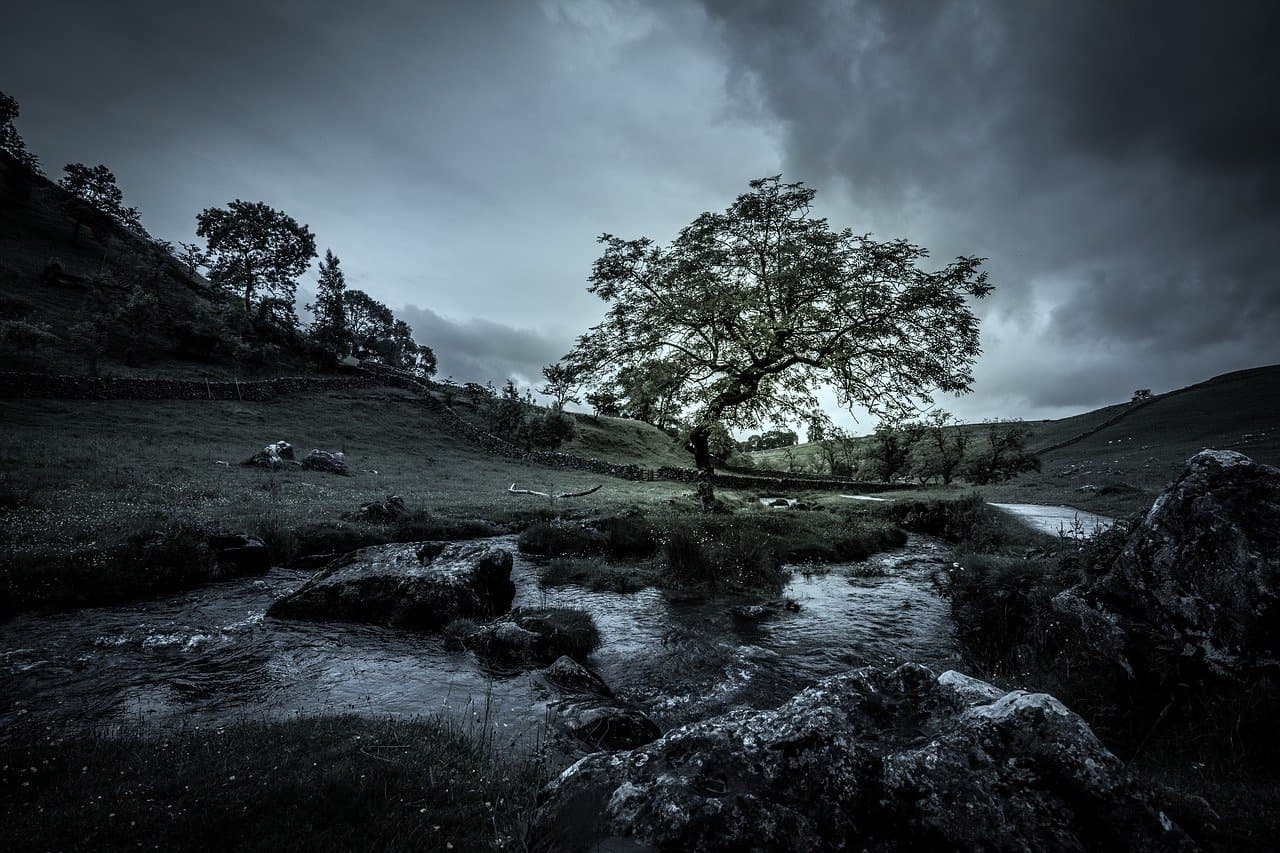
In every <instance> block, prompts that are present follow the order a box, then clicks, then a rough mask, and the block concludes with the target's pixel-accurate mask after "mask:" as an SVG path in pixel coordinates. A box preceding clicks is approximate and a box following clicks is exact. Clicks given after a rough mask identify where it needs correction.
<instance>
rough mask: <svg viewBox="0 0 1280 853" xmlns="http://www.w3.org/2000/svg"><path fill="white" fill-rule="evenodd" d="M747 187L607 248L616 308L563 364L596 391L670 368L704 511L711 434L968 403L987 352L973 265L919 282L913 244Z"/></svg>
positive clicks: (779, 192)
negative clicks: (657, 231)
mask: <svg viewBox="0 0 1280 853" xmlns="http://www.w3.org/2000/svg"><path fill="white" fill-rule="evenodd" d="M750 186H751V191H750V192H747V193H744V194H742V195H740V196H739V197H738V198H737V200H735V201H734V203H733V204H732V205H730V206H729V208H728V209H727V210H725V211H724V212H723V213H704V214H702V215H701V216H699V217H698V218H697V219H695V220H694V221H693V222H692V223H691V224H690V225H688V226H686V227H685V228H684V229H682V230H681V232H680V234H679V235H678V236H677V237H676V238H675V240H673V241H672V242H671V243H670V244H669V245H667V246H659V245H656V244H655V243H654V242H653V241H652V240H650V239H648V238H641V239H638V240H623V239H621V238H619V237H614V236H612V235H609V234H605V235H604V236H602V237H601V238H600V242H601V243H602V244H603V245H604V247H605V250H604V254H603V255H601V256H600V257H599V258H598V259H597V260H596V262H595V264H594V266H593V268H592V273H591V278H590V286H589V290H590V291H591V292H592V293H594V294H595V295H597V296H599V297H600V298H601V299H603V300H604V301H605V302H606V303H608V304H609V309H608V311H607V313H606V315H605V319H604V321H603V322H601V323H600V324H599V325H597V326H595V327H594V328H592V329H591V330H590V331H589V332H587V333H586V334H584V335H583V336H581V337H580V338H579V339H578V342H577V344H576V345H575V347H574V349H573V351H572V353H571V354H570V356H569V359H568V360H569V362H570V363H571V364H573V365H574V366H575V368H577V369H580V371H581V373H582V375H583V376H584V377H589V378H594V379H597V380H599V381H600V382H601V383H602V384H603V383H607V382H613V383H614V384H616V382H615V380H616V379H617V376H618V374H619V372H620V371H623V370H626V369H627V368H629V367H635V366H637V365H640V364H642V363H644V362H646V361H648V360H658V361H661V362H662V363H663V364H664V365H665V366H666V368H667V369H668V375H669V376H670V377H671V380H670V381H671V382H675V383H679V385H678V392H679V395H680V398H681V399H682V400H687V401H688V404H687V406H686V409H687V419H688V420H689V422H690V423H691V424H692V427H693V429H692V431H691V433H690V447H691V449H692V451H693V455H694V461H695V464H696V465H697V467H698V470H699V472H700V475H699V482H698V493H699V496H700V497H701V499H702V502H703V505H704V506H709V505H710V504H711V502H712V500H713V498H714V490H713V480H714V460H713V459H712V456H711V453H710V450H709V440H710V436H711V430H712V425H713V424H716V423H723V424H724V425H726V426H728V427H731V428H750V427H752V426H755V425H758V424H759V423H761V422H764V421H773V422H786V421H788V420H792V419H798V418H803V417H804V416H805V415H807V414H808V413H810V412H812V411H813V410H814V409H817V408H820V406H819V404H818V401H817V399H816V397H815V390H816V389H817V388H818V387H820V386H822V385H829V386H830V387H831V388H833V389H834V390H835V392H836V394H837V397H838V398H839V400H840V402H841V404H842V405H852V404H860V405H862V406H864V407H865V408H867V409H869V410H871V411H875V412H885V411H887V412H895V411H896V412H906V411H908V410H911V409H913V408H914V406H915V401H916V400H928V399H929V393H930V392H931V391H933V390H935V389H940V390H943V391H949V392H955V393H959V392H964V391H967V390H969V387H970V384H971V383H972V381H973V377H972V364H973V360H974V358H975V357H976V356H977V355H978V353H979V351H980V350H979V345H978V320H977V318H976V317H975V316H974V315H973V313H972V312H971V311H970V309H969V306H968V304H967V302H966V298H967V297H982V296H985V295H986V294H987V293H989V292H990V290H991V287H990V285H988V283H987V278H986V274H985V273H980V272H979V267H980V266H981V260H980V259H979V258H972V257H962V258H957V259H956V260H955V261H954V262H952V263H951V264H949V265H947V266H946V267H944V268H942V269H941V270H938V271H936V272H927V271H925V270H923V269H921V268H920V267H919V266H918V264H919V262H920V261H921V260H923V259H924V258H925V257H926V256H927V253H926V252H925V250H924V249H922V248H920V247H918V246H915V245H913V244H911V243H909V242H907V241H905V240H891V241H888V242H878V241H876V240H873V239H871V238H870V237H868V236H865V235H864V236H855V235H854V234H853V233H852V232H851V231H849V230H848V229H844V230H842V231H834V230H832V229H831V228H830V226H829V225H828V224H827V221H826V220H825V219H821V218H816V217H814V216H812V215H811V214H810V206H811V203H812V201H813V197H814V191H813V190H812V189H809V188H807V187H805V186H804V185H803V184H799V183H783V182H782V181H781V180H780V178H779V177H772V178H764V179H760V180H756V181H752V182H751V185H750Z"/></svg>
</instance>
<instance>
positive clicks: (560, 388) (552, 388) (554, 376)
mask: <svg viewBox="0 0 1280 853" xmlns="http://www.w3.org/2000/svg"><path fill="white" fill-rule="evenodd" d="M542 378H543V379H546V380H547V382H546V384H545V385H543V386H542V387H541V388H540V389H538V393H539V394H545V395H546V396H548V397H550V398H551V399H552V400H554V401H555V403H556V405H557V406H559V407H560V408H562V409H563V408H564V407H565V406H566V405H568V404H569V403H577V402H579V400H578V395H577V392H578V377H577V376H575V375H574V373H573V371H572V370H571V369H570V368H569V367H567V366H566V365H564V364H563V363H561V362H558V361H557V362H556V363H555V364H548V365H547V366H546V367H544V368H542Z"/></svg>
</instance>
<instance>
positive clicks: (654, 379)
mask: <svg viewBox="0 0 1280 853" xmlns="http://www.w3.org/2000/svg"><path fill="white" fill-rule="evenodd" d="M617 383H618V389H619V391H620V392H621V396H622V414H623V416H624V417H628V418H632V419H633V420H637V421H644V422H645V423H647V424H653V425H654V426H656V427H657V428H658V429H660V430H663V431H668V430H670V429H671V428H672V427H673V426H675V422H676V421H677V420H679V417H680V411H681V407H682V401H681V399H680V397H679V394H680V390H681V388H682V387H683V382H682V381H681V379H680V378H679V377H677V376H674V375H672V373H671V370H670V367H669V366H668V365H667V364H666V363H665V362H663V361H661V360H658V359H649V360H646V361H643V362H641V363H639V364H635V365H632V366H630V367H625V368H623V369H621V370H619V371H618V376H617Z"/></svg>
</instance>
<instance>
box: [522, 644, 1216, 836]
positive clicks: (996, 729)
mask: <svg viewBox="0 0 1280 853" xmlns="http://www.w3.org/2000/svg"><path fill="white" fill-rule="evenodd" d="M541 799H542V803H543V804H542V805H541V806H540V808H539V809H538V811H537V813H536V815H535V817H534V824H533V831H532V835H533V837H534V838H535V839H537V844H538V847H539V849H542V850H557V851H559V850H566V851H574V850H584V851H585V850H595V849H618V850H621V849H646V848H642V846H641V845H647V846H648V847H647V849H653V848H657V849H662V850H735V851H736V850H779V851H790V850H794V851H811V850H878V851H907V850H1009V851H1014V850H1017V851H1059V850H1075V851H1081V850H1130V851H1153V853H1154V851H1170V850H1172V851H1179V850H1194V849H1196V847H1195V844H1194V843H1193V842H1192V841H1191V839H1190V838H1189V837H1188V836H1187V835H1186V834H1185V833H1184V832H1183V830H1182V829H1181V828H1180V827H1179V826H1178V825H1177V824H1176V823H1175V822H1174V821H1173V820H1172V819H1171V818H1170V817H1169V816H1168V815H1167V814H1166V813H1165V812H1163V811H1161V809H1160V807H1159V806H1158V805H1157V803H1156V801H1155V799H1154V797H1153V795H1152V794H1151V792H1149V791H1148V790H1147V789H1146V788H1144V787H1143V786H1142V785H1141V784H1140V783H1139V782H1138V781H1136V780H1135V778H1134V777H1133V776H1132V775H1131V774H1130V773H1129V772H1128V771H1127V770H1126V769H1125V767H1124V765H1123V764H1122V763H1121V761H1120V760H1119V759H1118V758H1116V757H1115V756H1114V755H1112V754H1111V753H1110V752H1108V751H1107V749H1106V748H1105V747H1104V746H1103V745H1102V743H1101V742H1100V741H1099V740H1098V739H1097V737H1096V736H1095V735H1094V734H1093V732H1092V731H1091V730H1090V729H1089V727H1088V725H1087V724H1086V723H1085V722H1084V721H1083V720H1082V719H1081V718H1080V717H1079V716H1077V715H1076V714H1074V713H1073V712H1071V711H1069V710H1068V709H1067V708H1065V707H1064V706H1063V705H1062V704H1061V703H1060V702H1058V700H1056V699H1054V698H1053V697H1052V696H1048V695H1046V694H1043V693H1026V692H1024V691H1014V692H1011V693H1005V692H1004V691H1001V690H998V689H996V688H994V687H992V686H991V685H989V684H985V683H984V682H979V681H977V680H976V679H970V678H967V677H965V676H962V675H960V674H959V673H944V674H943V675H942V676H941V677H938V676H935V675H934V674H933V673H932V672H931V671H930V670H928V669H927V668H925V667H923V666H919V665H916V664H906V665H904V666H901V667H899V668H898V669H895V670H889V669H885V668H879V667H864V668H862V669H858V670H854V671H853V672H850V673H847V674H845V675H839V676H835V677H832V678H828V679H826V680H824V681H822V682H819V683H818V684H817V685H815V686H813V687H811V688H809V689H807V690H805V691H803V692H801V693H799V694H798V695H796V696H795V697H793V698H792V699H791V700H790V701H788V702H787V703H785V704H784V705H782V706H781V707H780V708H778V709H776V710H767V711H758V710H738V711H733V712H730V713H728V714H725V715H723V716H720V717H715V718H712V719H709V720H704V721H702V722H697V723H692V724H690V725H687V726H683V727H681V728H678V729H675V730H673V731H670V732H668V733H667V734H665V735H663V736H662V737H661V738H659V739H657V740H655V741H653V742H652V743H649V744H647V745H645V746H641V747H638V748H635V749H632V750H628V751H619V752H599V753H594V754H592V755H588V756H587V757H585V758H583V759H581V760H579V761H578V762H577V763H575V764H573V765H572V766H570V767H569V768H568V769H567V770H565V771H564V772H563V773H562V774H561V775H560V777H559V778H558V779H556V780H555V781H554V782H552V783H550V784H549V785H548V786H547V787H546V789H545V790H544V791H543V795H542V798H541Z"/></svg>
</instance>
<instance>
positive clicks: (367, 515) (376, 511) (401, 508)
mask: <svg viewBox="0 0 1280 853" xmlns="http://www.w3.org/2000/svg"><path fill="white" fill-rule="evenodd" d="M408 517H409V509H408V507H406V506H405V505H404V498H402V497H400V496H399V495H387V497H386V498H385V499H384V500H380V501H366V502H365V503H362V504H360V508H359V509H357V510H356V511H355V512H349V513H346V514H345V515H343V518H348V519H350V520H352V521H363V522H364V523H365V524H393V523H395V522H397V521H401V520H403V519H405V518H408Z"/></svg>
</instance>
